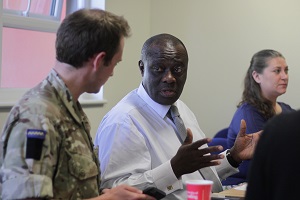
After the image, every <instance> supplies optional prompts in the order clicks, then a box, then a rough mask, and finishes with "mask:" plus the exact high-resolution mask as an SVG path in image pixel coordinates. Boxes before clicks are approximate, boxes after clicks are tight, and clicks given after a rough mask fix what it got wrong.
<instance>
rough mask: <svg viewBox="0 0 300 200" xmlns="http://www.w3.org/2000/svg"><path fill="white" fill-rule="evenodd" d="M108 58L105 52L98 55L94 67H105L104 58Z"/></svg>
mask: <svg viewBox="0 0 300 200" xmlns="http://www.w3.org/2000/svg"><path fill="white" fill-rule="evenodd" d="M105 56H106V53H105V52H104V51H102V52H100V53H98V54H97V55H96V56H95V58H94V61H93V66H94V68H95V69H98V68H100V67H102V66H104V58H105Z"/></svg>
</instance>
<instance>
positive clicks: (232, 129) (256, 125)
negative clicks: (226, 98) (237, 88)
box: [227, 102, 295, 184]
mask: <svg viewBox="0 0 300 200" xmlns="http://www.w3.org/2000/svg"><path fill="white" fill-rule="evenodd" d="M278 104H279V105H280V106H281V109H282V113H288V112H292V111H295V110H294V109H292V108H291V107H290V106H289V105H287V104H285V103H282V102H278ZM242 119H244V120H245V121H246V124H247V129H246V133H247V134H249V133H255V132H258V131H261V130H263V128H264V126H265V124H266V122H267V121H268V120H267V119H266V118H265V117H264V116H263V115H262V114H261V113H260V112H259V111H258V110H257V109H256V108H255V107H253V106H251V105H250V104H248V103H244V104H242V105H241V106H240V107H239V108H238V109H237V110H236V112H235V114H234V116H233V118H232V121H231V123H230V125H229V128H228V135H227V145H228V148H231V147H232V146H233V145H234V142H235V139H236V137H237V135H238V133H239V131H240V123H241V120H242ZM249 165H250V160H245V161H243V162H242V163H241V165H240V166H239V170H240V172H239V173H237V174H234V175H233V176H234V177H238V178H241V179H240V180H241V182H245V181H246V179H247V173H248V167H249ZM235 184H238V183H235Z"/></svg>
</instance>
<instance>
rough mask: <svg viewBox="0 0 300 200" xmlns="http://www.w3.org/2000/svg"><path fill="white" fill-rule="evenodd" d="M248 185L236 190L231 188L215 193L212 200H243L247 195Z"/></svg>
mask: <svg viewBox="0 0 300 200" xmlns="http://www.w3.org/2000/svg"><path fill="white" fill-rule="evenodd" d="M246 188H247V184H243V185H241V186H237V187H235V188H231V189H229V190H224V191H222V192H219V193H213V194H212V195H211V197H212V198H211V199H212V200H217V199H220V200H221V199H224V200H225V199H228V200H243V199H244V197H245V194H246Z"/></svg>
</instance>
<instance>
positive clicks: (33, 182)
mask: <svg viewBox="0 0 300 200" xmlns="http://www.w3.org/2000/svg"><path fill="white" fill-rule="evenodd" d="M129 34H130V27H129V25H128V23H127V21H126V20H125V19H124V18H123V17H119V16H116V15H113V14H112V13H109V12H106V11H103V10H98V9H91V10H85V9H82V10H79V11H76V12H74V13H73V14H71V15H69V16H67V17H66V19H65V20H64V21H63V22H62V24H61V26H60V28H59V29H58V32H57V39H56V59H57V62H56V64H55V66H54V67H53V69H52V70H51V72H50V73H49V75H48V76H47V78H46V79H45V80H43V81H42V82H41V83H40V84H38V85H37V86H36V87H34V88H32V89H31V90H29V91H28V92H27V93H26V94H25V95H24V96H23V97H22V98H21V100H20V101H19V102H18V103H17V104H16V105H15V106H14V107H13V108H12V110H11V112H10V113H9V116H8V119H7V122H6V124H5V126H4V129H3V132H2V136H1V140H0V148H1V150H0V152H1V155H0V166H1V168H0V180H1V181H0V182H1V183H2V198H3V199H26V198H45V199H48V198H49V199H50V198H54V199H83V198H95V199H99V200H100V199H152V198H151V197H149V196H147V195H145V194H142V192H141V191H140V190H138V189H135V188H132V187H129V186H124V185H123V186H121V187H116V188H113V189H110V190H105V191H104V194H103V195H101V196H99V194H100V191H99V188H100V178H99V177H100V169H99V163H98V158H97V156H96V154H95V153H94V150H93V142H92V139H91V136H90V125H89V121H88V119H87V116H86V115H85V113H84V112H83V110H82V108H81V106H80V104H79V102H78V98H79V96H80V95H81V94H82V93H84V92H89V93H96V92H98V91H99V90H100V88H101V86H102V85H103V84H104V83H105V82H106V81H107V80H108V78H109V76H111V75H112V74H113V69H114V67H115V65H116V64H117V63H118V62H119V61H121V59H122V53H123V48H124V38H125V37H128V36H129Z"/></svg>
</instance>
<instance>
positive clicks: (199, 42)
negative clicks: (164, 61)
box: [151, 0, 300, 136]
mask: <svg viewBox="0 0 300 200" xmlns="http://www.w3.org/2000/svg"><path fill="white" fill-rule="evenodd" d="M151 2H152V10H151V31H152V34H157V33H161V32H168V33H172V34H174V35H176V36H178V37H179V38H181V39H182V41H183V42H184V43H185V44H186V46H187V49H188V51H189V56H190V62H189V74H188V80H187V83H186V86H185V90H184V93H183V95H182V99H183V100H184V101H185V102H186V103H187V104H188V105H189V106H190V107H191V108H192V110H193V111H194V112H195V114H196V116H197V117H198V121H199V124H200V127H201V128H202V130H203V131H204V132H205V133H206V135H208V136H213V135H214V134H215V132H216V131H218V130H220V129H221V128H223V127H226V126H228V125H229V123H230V121H231V118H232V115H233V114H234V111H235V109H236V107H235V105H236V104H237V103H238V102H239V100H240V98H241V93H242V82H243V78H244V75H245V73H246V70H247V68H248V66H249V62H250V59H251V57H252V55H253V54H254V53H255V52H257V51H259V50H261V49H265V48H272V49H275V50H278V51H280V52H282V53H283V55H284V56H285V57H286V60H287V64H288V65H289V68H290V84H289V88H288V92H287V93H286V94H285V95H283V96H281V97H280V99H279V100H282V101H285V102H286V103H289V104H290V105H291V106H292V107H294V108H300V101H299V97H300V91H299V89H298V87H299V85H300V78H299V77H300V76H299V75H300V68H299V65H300V59H299V54H300V23H299V20H300V1H298V0H285V1H282V0H263V1H262V0H251V1H241V0H227V1H222V0H209V1H207V0H175V1H174V0H164V1H160V0H152V1H151Z"/></svg>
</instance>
